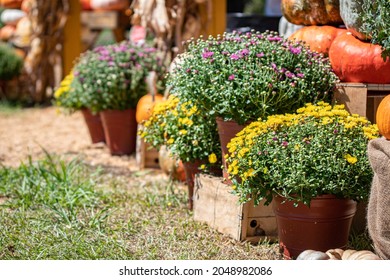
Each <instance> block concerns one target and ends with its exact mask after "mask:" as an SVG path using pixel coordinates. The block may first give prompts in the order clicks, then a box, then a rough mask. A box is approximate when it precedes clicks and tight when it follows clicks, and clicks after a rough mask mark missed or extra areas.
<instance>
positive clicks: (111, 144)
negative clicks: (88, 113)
mask: <svg viewBox="0 0 390 280" xmlns="http://www.w3.org/2000/svg"><path fill="white" fill-rule="evenodd" d="M100 116H101V118H102V123H103V129H104V134H105V136H106V142H107V146H108V148H109V150H110V153H111V154H112V155H128V154H131V153H133V152H135V147H136V139H137V122H136V120H135V109H127V110H124V111H120V110H105V111H102V112H100Z"/></svg>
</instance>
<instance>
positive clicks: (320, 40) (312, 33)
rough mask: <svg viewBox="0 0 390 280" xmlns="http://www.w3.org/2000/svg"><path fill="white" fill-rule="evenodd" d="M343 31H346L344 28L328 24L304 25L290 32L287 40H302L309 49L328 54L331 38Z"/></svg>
mask: <svg viewBox="0 0 390 280" xmlns="http://www.w3.org/2000/svg"><path fill="white" fill-rule="evenodd" d="M344 32H346V30H345V29H341V28H336V27H334V26H329V25H324V26H316V25H312V26H305V27H303V28H301V29H299V30H297V31H296V32H294V33H293V34H291V36H290V37H289V40H298V41H304V42H305V43H306V44H307V46H308V47H309V48H310V50H312V51H316V52H319V53H322V54H324V55H325V56H328V54H329V49H330V46H331V44H332V43H333V40H334V39H335V38H336V37H337V36H339V35H341V34H343V33H344Z"/></svg>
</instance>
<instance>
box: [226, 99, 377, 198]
mask: <svg viewBox="0 0 390 280" xmlns="http://www.w3.org/2000/svg"><path fill="white" fill-rule="evenodd" d="M377 137H379V133H378V129H377V127H376V126H375V125H371V124H370V123H369V121H368V120H367V119H366V118H364V117H359V116H357V115H350V114H349V113H348V112H347V111H346V110H345V109H344V106H343V105H335V106H334V107H333V108H332V106H330V105H329V104H328V103H321V102H320V103H319V104H318V105H312V104H307V105H306V106H305V107H303V108H300V109H299V110H298V112H297V113H296V114H284V115H272V116H270V117H268V119H267V120H264V121H257V122H253V123H251V124H249V125H248V126H247V127H246V128H244V129H243V130H242V131H241V132H240V133H238V134H237V136H236V137H235V138H233V139H232V140H231V142H230V143H229V144H228V148H229V157H228V159H227V162H228V164H229V168H228V172H229V175H230V177H231V178H232V181H233V182H234V184H235V185H234V187H233V188H234V189H235V191H234V192H235V193H236V194H237V195H239V196H240V198H241V199H242V200H243V201H245V200H247V199H250V198H251V199H254V200H255V202H256V203H259V202H260V200H261V199H263V198H266V199H267V203H269V202H270V201H272V198H273V196H274V195H275V194H279V195H281V196H283V197H286V198H288V199H290V200H294V201H298V202H299V201H301V202H304V203H305V204H310V200H311V199H312V198H313V197H316V196H318V195H323V194H333V195H336V196H338V197H341V198H351V199H354V200H357V201H364V200H367V198H368V195H369V191H370V185H371V181H372V176H373V174H372V173H373V171H372V169H371V168H370V163H369V161H368V157H367V153H366V151H367V143H368V141H369V140H370V139H374V138H377Z"/></svg>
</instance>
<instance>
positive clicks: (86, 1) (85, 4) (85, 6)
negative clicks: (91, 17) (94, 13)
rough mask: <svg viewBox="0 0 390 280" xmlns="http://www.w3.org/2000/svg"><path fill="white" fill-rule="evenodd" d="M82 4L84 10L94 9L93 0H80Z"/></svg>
mask: <svg viewBox="0 0 390 280" xmlns="http://www.w3.org/2000/svg"><path fill="white" fill-rule="evenodd" d="M80 4H81V8H82V9H83V10H92V7H91V0H80Z"/></svg>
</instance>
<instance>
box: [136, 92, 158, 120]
mask: <svg viewBox="0 0 390 280" xmlns="http://www.w3.org/2000/svg"><path fill="white" fill-rule="evenodd" d="M163 99H164V96H162V95H161V94H159V93H157V94H156V95H155V96H153V94H151V93H148V94H146V95H144V96H142V97H141V98H140V99H139V101H138V103H137V108H136V113H135V119H136V120H137V123H141V122H142V121H145V120H147V119H149V118H150V116H151V115H152V112H153V108H154V106H155V105H156V104H157V103H159V102H161V101H163Z"/></svg>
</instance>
